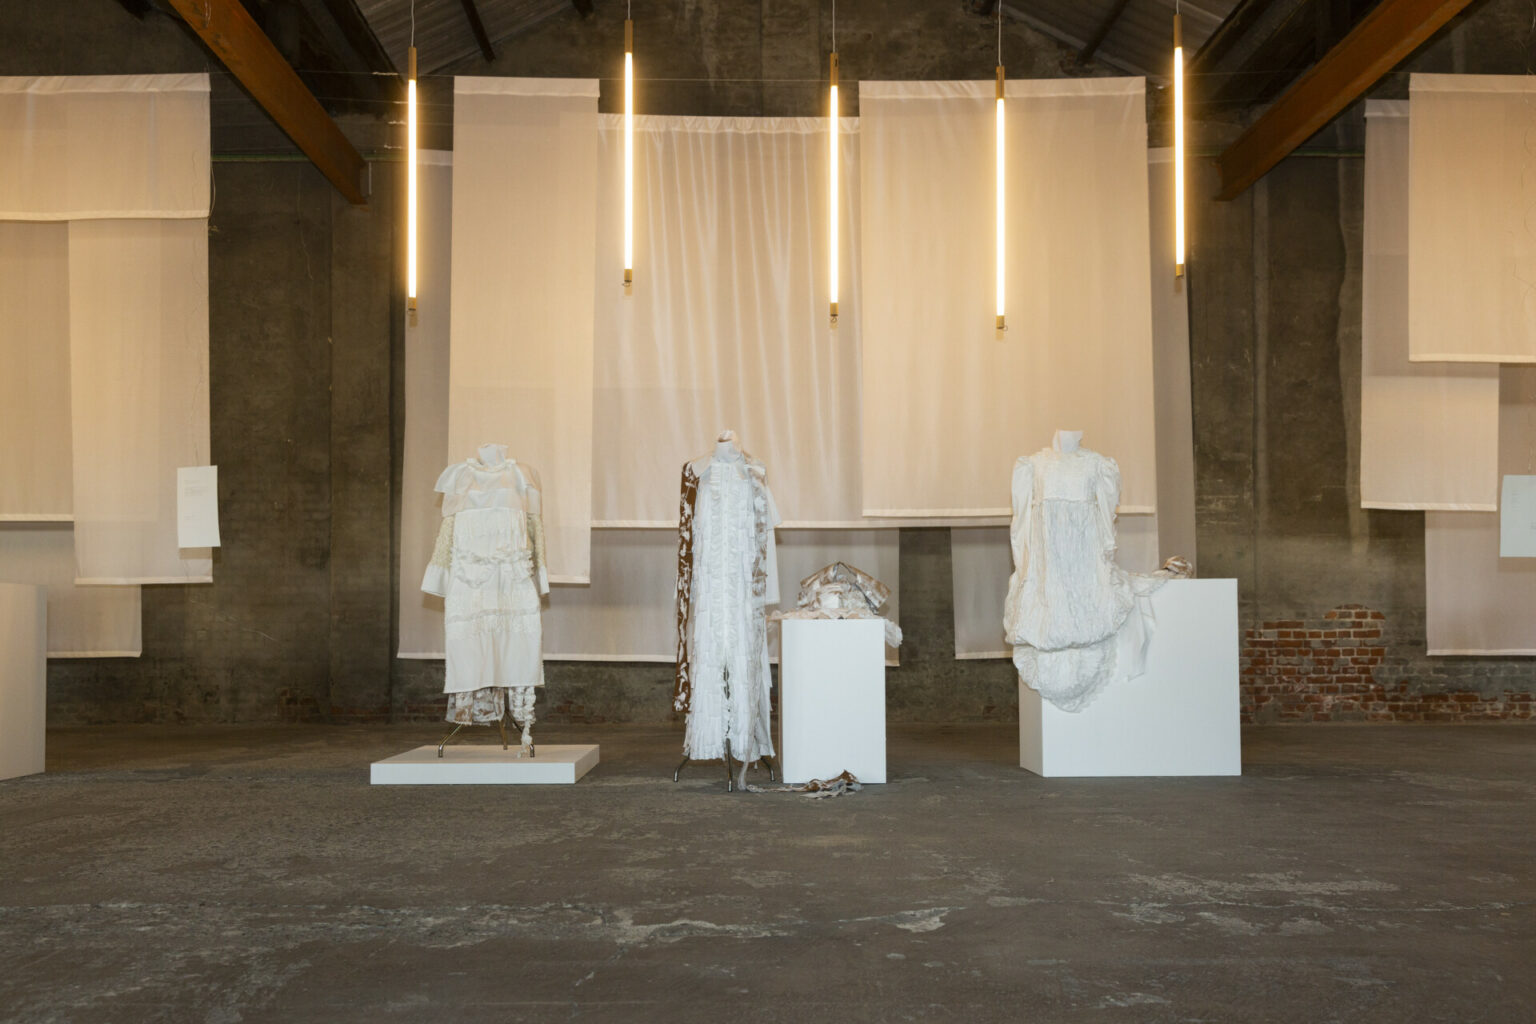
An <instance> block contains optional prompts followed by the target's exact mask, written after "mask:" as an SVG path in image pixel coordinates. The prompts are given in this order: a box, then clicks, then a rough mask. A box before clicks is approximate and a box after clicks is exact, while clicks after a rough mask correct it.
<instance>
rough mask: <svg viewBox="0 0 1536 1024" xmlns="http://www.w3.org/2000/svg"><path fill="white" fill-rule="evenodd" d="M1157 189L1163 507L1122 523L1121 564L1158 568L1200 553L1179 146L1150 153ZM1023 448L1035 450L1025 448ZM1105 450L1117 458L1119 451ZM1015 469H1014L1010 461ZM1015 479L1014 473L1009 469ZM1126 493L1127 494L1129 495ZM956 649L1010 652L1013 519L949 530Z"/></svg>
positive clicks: (1153, 276)
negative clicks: (1179, 233) (1179, 256)
mask: <svg viewBox="0 0 1536 1024" xmlns="http://www.w3.org/2000/svg"><path fill="white" fill-rule="evenodd" d="M1147 182H1148V194H1149V197H1150V209H1149V211H1148V216H1149V224H1150V227H1149V231H1148V243H1149V245H1150V247H1151V248H1150V251H1149V254H1148V258H1147V266H1148V268H1149V276H1150V281H1151V289H1152V346H1153V353H1152V358H1153V368H1154V378H1153V379H1154V384H1155V389H1154V400H1155V403H1156V408H1155V419H1156V422H1157V444H1156V446H1157V512H1156V513H1155V514H1153V515H1126V514H1122V515H1120V516H1119V518H1118V519H1117V520H1116V522H1115V531H1116V535H1117V537H1118V538H1119V542H1120V551H1119V555H1118V559H1117V560H1118V561H1119V563H1120V564H1121V565H1122V566H1124V567H1125V568H1126V569H1129V570H1130V571H1131V572H1151V571H1153V570H1154V569H1156V568H1158V566H1160V565H1162V563H1163V561H1164V560H1165V559H1168V558H1171V557H1172V556H1174V555H1182V556H1183V557H1185V558H1188V559H1189V560H1190V561H1191V562H1195V561H1196V553H1195V444H1194V423H1193V416H1192V408H1191V398H1190V390H1189V387H1190V385H1189V298H1188V292H1187V285H1188V278H1178V277H1175V276H1174V273H1173V268H1174V260H1173V164H1172V151H1171V150H1167V149H1155V150H1151V151H1150V152H1149V153H1148V154H1147ZM1017 454H1018V455H1028V454H1030V452H1027V451H1020V452H1018V453H1017ZM1105 454H1106V455H1110V456H1113V457H1115V458H1117V459H1118V454H1117V453H1116V452H1112V451H1107V452H1105ZM1009 472H1010V474H1011V473H1012V468H1011V467H1010V469H1009ZM1010 479H1011V476H1010ZM1122 500H1123V499H1122ZM950 557H951V564H952V567H953V590H954V605H955V611H954V615H955V657H957V658H1005V657H1008V656H1009V654H1010V653H1011V651H1010V648H1009V647H1008V645H1007V644H1006V643H1005V642H1004V641H1003V599H1004V598H1005V597H1006V596H1007V593H1008V576H1009V574H1010V573H1011V572H1012V571H1013V550H1012V548H1011V547H1010V546H1009V543H1008V529H1007V528H1006V527H985V528H975V529H956V530H951V531H950Z"/></svg>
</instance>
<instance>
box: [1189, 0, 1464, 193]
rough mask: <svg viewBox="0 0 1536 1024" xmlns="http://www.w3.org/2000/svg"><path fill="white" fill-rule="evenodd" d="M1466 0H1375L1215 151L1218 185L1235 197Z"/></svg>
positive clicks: (1357, 94) (1398, 60) (1434, 31)
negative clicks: (1319, 57)
mask: <svg viewBox="0 0 1536 1024" xmlns="http://www.w3.org/2000/svg"><path fill="white" fill-rule="evenodd" d="M1470 2H1471V0H1381V3H1379V4H1377V5H1376V7H1374V8H1373V9H1372V10H1371V12H1370V13H1369V14H1367V15H1366V16H1365V17H1364V18H1363V19H1361V21H1360V23H1359V24H1358V25H1356V26H1355V27H1354V29H1352V30H1351V31H1350V33H1349V34H1348V35H1347V36H1345V37H1344V38H1343V39H1341V40H1339V43H1338V45H1337V46H1335V47H1334V48H1333V49H1331V50H1329V51H1328V53H1327V54H1325V55H1324V56H1323V59H1322V60H1320V61H1318V62H1317V63H1316V64H1315V65H1313V66H1312V67H1311V68H1310V69H1308V70H1307V72H1306V73H1305V74H1303V75H1302V76H1301V77H1300V78H1299V79H1297V80H1296V84H1294V85H1292V86H1291V87H1290V88H1289V89H1288V90H1286V92H1285V93H1284V94H1283V95H1282V96H1281V97H1280V98H1279V99H1277V100H1276V101H1275V102H1274V104H1273V105H1272V106H1271V107H1270V108H1269V109H1268V110H1266V111H1265V112H1264V113H1263V114H1262V115H1261V116H1260V117H1259V119H1258V120H1257V121H1255V122H1254V123H1253V124H1252V125H1250V126H1249V127H1248V130H1247V131H1245V132H1243V134H1242V135H1241V136H1239V137H1238V139H1237V141H1236V142H1234V143H1232V145H1231V146H1229V147H1227V149H1226V151H1225V152H1223V153H1222V154H1221V156H1219V157H1217V160H1216V162H1217V165H1218V166H1219V167H1220V169H1221V191H1220V192H1218V193H1217V194H1216V198H1217V199H1236V198H1237V197H1238V196H1240V195H1242V193H1243V192H1244V191H1245V190H1246V189H1247V188H1248V186H1249V185H1252V184H1253V183H1254V182H1256V181H1258V180H1259V179H1260V178H1262V177H1263V176H1264V175H1265V174H1267V173H1268V172H1269V170H1270V168H1272V167H1274V166H1275V165H1276V164H1278V163H1279V162H1280V161H1281V160H1284V159H1285V157H1286V156H1287V155H1288V154H1289V153H1290V152H1291V151H1292V150H1293V149H1295V148H1296V147H1297V146H1299V145H1301V144H1302V143H1303V142H1305V141H1307V139H1309V138H1311V137H1312V136H1313V135H1315V134H1316V133H1317V132H1318V130H1319V129H1321V128H1322V127H1323V126H1324V125H1326V124H1327V123H1328V122H1329V121H1332V120H1333V119H1334V118H1335V117H1337V116H1338V114H1339V112H1340V111H1341V110H1343V109H1344V108H1345V107H1347V106H1349V105H1350V104H1351V103H1353V102H1354V101H1355V100H1356V99H1358V98H1359V96H1360V94H1361V93H1363V92H1365V91H1366V90H1367V89H1369V88H1370V87H1371V86H1372V85H1375V84H1376V82H1377V81H1378V80H1379V79H1380V78H1381V76H1382V75H1384V74H1386V73H1387V72H1388V71H1391V70H1392V69H1393V68H1394V67H1396V66H1397V65H1398V64H1400V63H1401V62H1402V61H1403V60H1404V59H1405V58H1406V57H1407V56H1408V55H1409V54H1411V53H1412V52H1413V51H1414V50H1416V49H1418V48H1419V46H1420V45H1421V44H1422V43H1423V42H1424V41H1425V40H1426V39H1428V38H1429V37H1430V36H1432V35H1434V34H1435V33H1436V32H1438V31H1439V30H1440V28H1441V27H1442V26H1444V25H1445V23H1446V22H1448V21H1450V20H1451V19H1452V18H1454V17H1455V16H1456V15H1457V14H1459V13H1460V12H1461V10H1462V8H1464V7H1466V6H1467V4H1468V3H1470Z"/></svg>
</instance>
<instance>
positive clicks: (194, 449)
mask: <svg viewBox="0 0 1536 1024" xmlns="http://www.w3.org/2000/svg"><path fill="white" fill-rule="evenodd" d="M69 277H70V287H69V336H70V376H71V398H70V419H71V423H72V427H73V429H72V433H73V442H74V443H73V457H74V471H73V478H74V479H73V485H74V515H75V557H76V559H77V560H78V562H79V569H78V572H79V582H81V583H102V584H121V583H206V582H211V581H212V579H213V564H212V555H211V553H210V552H209V551H208V550H207V549H183V548H181V547H179V546H178V540H177V507H176V470H177V468H178V467H180V466H202V465H207V464H208V461H209V437H208V222H207V221H206V220H80V221H73V222H71V223H70V225H69Z"/></svg>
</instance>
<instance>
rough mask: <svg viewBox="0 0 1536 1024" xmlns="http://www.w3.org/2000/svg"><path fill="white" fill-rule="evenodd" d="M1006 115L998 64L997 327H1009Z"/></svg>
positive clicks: (1003, 328)
mask: <svg viewBox="0 0 1536 1024" xmlns="http://www.w3.org/2000/svg"><path fill="white" fill-rule="evenodd" d="M1004 120H1005V119H1004V116H1003V66H1002V65H1001V64H999V65H998V66H997V329H998V330H1000V331H1005V330H1007V329H1008V326H1007V321H1006V320H1004V319H1003V313H1004V310H1003V305H1004V303H1003V293H1004V291H1005V288H1006V283H1007V262H1006V261H1007V255H1006V252H1005V250H1006V248H1007V245H1006V242H1007V236H1006V234H1005V232H1004V228H1003V222H1004V220H1005V215H1006V213H1007V191H1008V190H1007V188H1006V182H1007V176H1006V174H1005V163H1006V161H1005V158H1004V155H1003V154H1004V128H1003V124H1004Z"/></svg>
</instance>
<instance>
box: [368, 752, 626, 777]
mask: <svg viewBox="0 0 1536 1024" xmlns="http://www.w3.org/2000/svg"><path fill="white" fill-rule="evenodd" d="M533 749H534V754H535V755H536V756H534V757H518V756H517V747H516V746H513V747H512V749H511V750H503V749H502V746H501V744H500V743H460V744H458V745H457V746H455V745H454V744H452V743H450V744H448V746H446V747H444V748H443V756H442V757H438V756H437V744H436V743H429V744H427V745H426V746H424V747H417V748H415V749H414V750H407V751H406V752H405V753H403V754H396V755H395V756H394V757H387V758H385V759H384V760H382V761H375V762H373V764H372V766H370V769H369V772H368V781H369V782H370V783H372V784H373V785H375V786H560V785H565V786H569V785H571V784H573V783H574V782H575V781H576V780H577V779H579V778H581V777H582V776H583V775H585V774H587V772H589V771H591V770H592V769H593V768H595V767H597V753H598V746H597V744H595V743H591V744H587V743H575V744H564V745H562V744H558V743H538V742H535V743H534V748H533Z"/></svg>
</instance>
